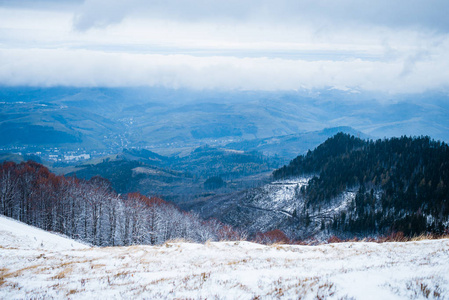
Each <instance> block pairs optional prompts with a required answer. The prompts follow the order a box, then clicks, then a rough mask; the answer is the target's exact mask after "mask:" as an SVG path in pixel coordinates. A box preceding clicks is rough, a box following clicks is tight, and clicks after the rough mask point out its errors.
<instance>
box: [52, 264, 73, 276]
mask: <svg viewBox="0 0 449 300" xmlns="http://www.w3.org/2000/svg"><path fill="white" fill-rule="evenodd" d="M72 271H73V268H72V267H67V268H65V269H64V270H62V271H60V272H59V273H58V274H56V275H55V276H53V277H52V278H51V279H62V278H66V277H67V275H69V274H71V273H72Z"/></svg>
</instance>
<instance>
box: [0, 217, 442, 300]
mask: <svg viewBox="0 0 449 300" xmlns="http://www.w3.org/2000/svg"><path fill="white" fill-rule="evenodd" d="M29 298H33V299H34V298H46V299H48V298H64V299H65V298H71V299H93V298H97V299H114V298H131V299H134V298H147V299H161V298H162V299H164V298H170V299H171V298H181V299H185V298H192V299H200V298H202V299H205V298H208V299H271V298H285V299H298V298H302V299H325V298H331V299H334V298H335V299H341V298H343V299H351V298H354V299H427V298H440V299H449V240H447V239H445V240H433V241H419V242H408V243H384V244H376V243H342V244H330V245H321V246H288V245H284V246H281V245H273V246H262V245H258V244H254V243H249V242H220V243H207V244H205V245H199V244H189V243H167V244H165V245H162V246H158V247H151V246H133V247H117V248H91V247H88V246H86V245H83V244H80V243H76V242H74V241H71V240H68V239H64V238H63V237H60V236H56V235H53V234H50V233H45V232H43V231H41V230H37V229H34V228H31V227H29V226H26V225H23V224H20V223H18V222H16V221H12V220H10V219H7V218H4V217H0V299H29Z"/></svg>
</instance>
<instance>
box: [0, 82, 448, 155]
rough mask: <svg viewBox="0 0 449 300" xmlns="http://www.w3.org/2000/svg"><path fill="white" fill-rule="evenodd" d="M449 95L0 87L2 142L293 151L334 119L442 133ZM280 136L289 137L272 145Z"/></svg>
mask: <svg viewBox="0 0 449 300" xmlns="http://www.w3.org/2000/svg"><path fill="white" fill-rule="evenodd" d="M448 98H449V96H448V95H447V94H445V93H426V94H422V95H395V96H394V95H393V96H392V95H379V94H370V93H366V92H365V93H352V92H344V91H339V90H333V89H323V90H320V91H303V92H301V91H297V92H294V91H292V92H244V91H234V92H220V91H191V90H182V89H180V90H168V89H158V88H126V89H125V88H123V89H118V88H114V89H113V88H64V87H60V88H31V87H1V88H0V112H1V114H0V134H1V136H2V139H1V140H0V147H2V148H12V147H15V146H21V147H23V146H25V147H60V148H64V149H77V148H80V147H81V148H84V149H107V150H108V151H110V152H111V153H114V152H115V153H118V152H119V151H120V150H121V149H123V148H133V147H137V148H148V149H150V150H154V151H155V152H158V153H160V154H165V155H185V154H186V153H189V152H190V151H191V150H192V149H194V148H196V147H198V145H202V144H203V145H204V144H209V145H212V146H220V147H222V146H224V145H227V144H228V145H230V147H228V148H233V147H234V148H235V149H239V150H245V151H248V150H258V151H262V152H264V153H266V154H269V155H273V154H277V155H280V156H283V157H284V156H285V158H287V159H291V158H293V157H294V156H291V155H292V154H294V155H297V154H298V153H301V152H302V151H306V150H307V148H308V146H304V145H299V144H298V143H297V142H295V141H294V140H295V139H296V140H300V139H303V140H306V139H309V138H310V136H309V134H308V133H309V132H311V131H320V130H323V129H325V128H335V127H341V126H349V127H351V128H354V129H355V130H357V131H359V132H363V133H365V134H366V135H368V136H370V137H385V136H386V137H390V136H401V135H411V136H415V135H416V136H419V135H430V136H432V137H433V138H436V139H441V140H444V141H449V130H448V129H449V119H448V118H447V115H449V101H448ZM351 133H353V134H355V132H351ZM291 139H293V141H291ZM285 143H290V146H288V147H285V148H283V147H281V146H280V145H281V144H285ZM312 144H313V142H310V144H309V145H312ZM231 145H232V146H231ZM278 145H279V147H278ZM298 145H299V146H300V147H298ZM303 146H304V147H303ZM297 147H298V148H299V149H298V148H297ZM295 148H296V150H295ZM295 151H296V152H295Z"/></svg>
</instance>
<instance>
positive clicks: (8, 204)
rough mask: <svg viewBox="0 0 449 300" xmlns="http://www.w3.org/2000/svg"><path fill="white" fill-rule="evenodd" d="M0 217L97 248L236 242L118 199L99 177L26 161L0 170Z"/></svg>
mask: <svg viewBox="0 0 449 300" xmlns="http://www.w3.org/2000/svg"><path fill="white" fill-rule="evenodd" d="M0 214H3V215H6V216H8V217H12V218H15V219H17V220H19V221H22V222H25V223H27V224H30V225H34V226H37V227H39V228H42V229H45V230H48V231H54V232H59V233H62V234H65V235H67V236H69V237H71V238H74V239H79V240H82V241H85V242H88V243H90V244H93V245H99V246H110V245H112V246H114V245H133V244H160V243H163V242H165V241H167V240H172V239H178V238H182V239H186V240H190V241H196V242H204V241H207V240H221V239H238V238H240V236H239V234H238V233H236V232H235V231H233V230H232V228H230V227H229V226H225V225H223V224H221V223H219V222H218V221H216V220H209V221H207V222H204V221H202V220H201V219H200V218H198V216H197V215H195V214H189V213H185V212H182V211H180V210H179V209H178V208H176V207H174V206H173V205H171V204H169V203H167V202H165V201H163V200H161V199H159V198H148V197H146V196H143V195H141V194H139V193H130V194H126V195H120V194H117V193H116V192H115V191H113V190H112V188H111V186H110V184H109V182H108V181H107V180H105V179H103V178H101V177H93V178H91V179H90V180H83V179H78V178H76V177H64V176H56V175H55V174H53V173H51V172H50V171H49V170H48V169H47V168H46V167H44V166H42V165H40V164H38V163H35V162H32V161H28V162H23V163H20V164H16V163H13V162H5V163H3V164H2V165H0Z"/></svg>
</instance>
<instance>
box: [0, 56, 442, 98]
mask: <svg viewBox="0 0 449 300" xmlns="http://www.w3.org/2000/svg"><path fill="white" fill-rule="evenodd" d="M0 61H1V62H2V63H1V64H0V82H2V83H4V84H8V85H35V86H55V85H72V86H165V87H171V88H181V87H187V88H195V89H241V90H289V89H301V88H323V87H327V86H337V87H341V86H343V87H350V88H356V89H364V90H374V91H385V92H422V91H424V90H427V89H432V88H439V87H442V86H446V87H447V86H448V79H447V78H449V64H448V63H447V62H445V63H443V64H442V63H440V62H439V61H438V60H430V61H429V60H428V61H417V62H415V65H414V68H413V70H412V71H410V73H408V74H405V75H404V74H403V68H404V63H405V62H404V61H394V62H389V63H386V62H375V61H362V60H352V61H304V60H286V59H269V58H236V57H196V56H188V55H153V54H123V53H104V52H98V51H87V50H63V49H51V50H43V49H29V50H15V49H10V50H1V51H0ZM6 62H7V63H6ZM423 79H424V80H423Z"/></svg>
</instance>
